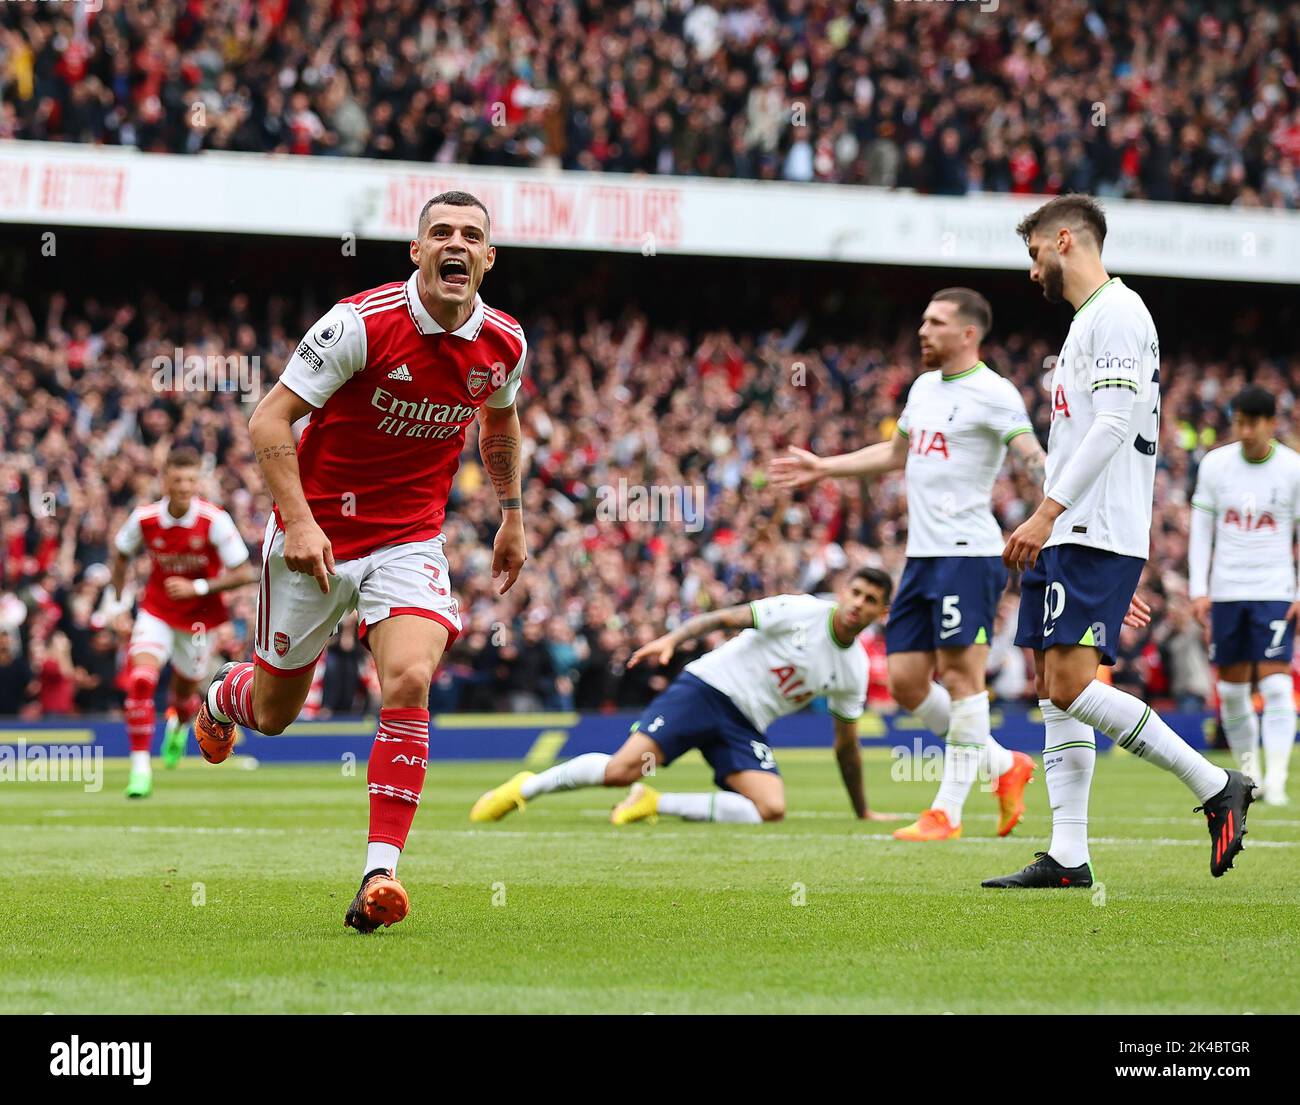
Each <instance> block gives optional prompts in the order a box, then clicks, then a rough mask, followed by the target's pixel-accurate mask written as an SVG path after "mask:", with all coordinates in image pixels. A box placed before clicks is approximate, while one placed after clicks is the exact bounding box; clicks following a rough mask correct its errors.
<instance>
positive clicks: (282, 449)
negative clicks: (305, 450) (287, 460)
mask: <svg viewBox="0 0 1300 1105" xmlns="http://www.w3.org/2000/svg"><path fill="white" fill-rule="evenodd" d="M297 452H298V447H297V446H296V445H294V444H293V442H288V443H281V444H279V445H267V446H265V447H264V448H262V449H258V450H257V463H258V464H263V463H265V462H266V461H268V460H280V459H281V458H283V457H291V456H295V455H296V454H297Z"/></svg>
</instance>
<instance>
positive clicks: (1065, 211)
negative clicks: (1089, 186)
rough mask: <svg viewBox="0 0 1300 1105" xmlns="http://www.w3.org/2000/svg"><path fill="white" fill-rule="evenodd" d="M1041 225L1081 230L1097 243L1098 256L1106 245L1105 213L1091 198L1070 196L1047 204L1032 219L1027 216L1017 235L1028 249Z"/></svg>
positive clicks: (1018, 227) (1074, 194)
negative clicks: (1030, 240) (1063, 226)
mask: <svg viewBox="0 0 1300 1105" xmlns="http://www.w3.org/2000/svg"><path fill="white" fill-rule="evenodd" d="M1044 223H1047V224H1055V225H1056V226H1062V225H1066V226H1070V227H1071V228H1078V227H1082V228H1083V229H1084V230H1086V231H1088V233H1089V234H1091V235H1092V237H1093V240H1094V241H1095V242H1096V243H1097V252H1098V253H1100V252H1101V247H1102V244H1103V243H1104V242H1105V241H1106V212H1105V211H1103V210H1102V209H1101V204H1099V203H1098V202H1097V201H1096V200H1095V199H1093V198H1092V197H1091V196H1085V195H1083V194H1082V193H1079V192H1069V193H1067V194H1066V195H1064V196H1057V197H1056V198H1055V199H1050V200H1048V201H1047V202H1046V203H1045V204H1043V206H1042V207H1040V208H1039V209H1038V210H1037V211H1035V212H1034V213H1033V214H1032V215H1026V216H1025V217H1024V218H1023V219H1021V220H1020V225H1019V226H1017V227H1016V233H1017V234H1019V235H1020V237H1021V238H1022V239H1023V240H1024V242H1025V244H1026V245H1028V244H1029V239H1030V237H1031V236H1032V235H1033V234H1034V233H1035V232H1036V231H1038V230H1039V229H1040V228H1042V226H1043V224H1044Z"/></svg>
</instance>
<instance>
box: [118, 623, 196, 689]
mask: <svg viewBox="0 0 1300 1105" xmlns="http://www.w3.org/2000/svg"><path fill="white" fill-rule="evenodd" d="M215 639H216V632H215V630H214V629H204V628H203V627H201V626H200V627H199V628H197V629H194V630H192V631H191V630H188V629H177V628H176V627H175V626H171V625H168V624H167V623H166V622H165V621H163V620H162V618H158V617H155V616H154V615H153V614H150V613H148V612H147V611H145V610H141V611H139V612H138V613H137V614H136V616H135V628H134V629H132V630H131V646H130V648H128V649H127V654H128V655H131V654H133V653H136V652H147V653H149V654H150V655H151V656H157V657H158V666H159V667H162V666H163V665H165V664H166V663H167V661H168V660H170V661H171V662H172V670H173V671H175V672H177V673H178V674H179V675H180V676H181V677H182V678H183V679H190V680H193V681H194V682H196V683H197V682H201V681H202V680H204V679H206V678H207V677H208V676H209V675H211V674H212V645H213V643H214V641H215Z"/></svg>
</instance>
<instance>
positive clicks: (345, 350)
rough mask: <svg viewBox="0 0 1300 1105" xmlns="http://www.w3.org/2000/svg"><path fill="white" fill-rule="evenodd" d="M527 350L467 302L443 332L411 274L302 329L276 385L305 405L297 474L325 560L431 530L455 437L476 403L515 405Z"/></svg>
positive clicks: (505, 319) (485, 310)
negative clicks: (456, 324)
mask: <svg viewBox="0 0 1300 1105" xmlns="http://www.w3.org/2000/svg"><path fill="white" fill-rule="evenodd" d="M527 350H528V343H527V342H526V341H525V340H524V331H523V328H522V327H521V326H520V325H519V323H517V322H516V321H515V320H514V319H513V318H511V317H510V316H509V315H507V314H505V313H503V312H501V311H497V310H495V309H493V308H492V307H488V306H487V305H485V304H484V303H483V301H482V300H481V299H479V298H478V297H477V296H476V297H475V299H474V311H473V313H472V314H471V315H470V317H469V319H468V320H467V321H466V323H465V324H464V325H463V326H462V327H461V328H460V329H459V330H453V331H450V332H448V331H446V330H444V329H443V328H442V327H441V326H439V325H438V323H437V322H435V321H434V319H433V317H432V316H431V315H430V314H429V312H428V311H427V310H425V307H424V304H423V303H421V302H420V296H419V294H418V292H417V291H416V274H415V273H412V274H411V277H410V279H409V280H407V281H405V282H404V283H395V284H385V285H383V286H382V287H380V288H375V289H374V290H372V291H368V292H362V293H361V294H360V295H354V296H351V297H350V298H348V299H345V300H343V301H342V302H341V303H339V304H337V305H336V306H335V307H334V308H332V309H331V310H330V311H329V312H328V313H327V314H326V315H325V316H324V317H323V318H321V320H320V321H319V322H317V323H316V325H315V326H313V327H312V329H311V332H310V333H308V334H307V336H306V337H305V338H304V339H303V341H302V343H301V344H300V345H299V346H298V349H297V352H295V353H294V355H293V356H292V357H291V358H290V360H289V364H288V365H287V366H286V368H285V370H284V375H283V376H281V377H280V382H281V383H282V384H284V386H285V387H287V388H289V390H290V391H292V392H294V394H296V395H299V396H301V397H302V398H303V399H305V400H306V401H307V402H308V403H310V404H311V405H312V406H313V407H315V408H316V409H315V410H314V411H312V412H311V414H309V415H308V416H307V417H306V418H305V419H304V420H303V421H302V422H301V423H299V424H298V426H296V427H295V429H300V434H299V437H298V469H299V473H300V477H301V479H302V488H303V492H304V493H305V495H306V497H307V503H308V505H309V506H310V507H311V512H312V517H314V518H315V519H316V524H317V525H318V526H320V528H321V529H322V530H324V531H325V536H327V537H328V538H329V539H330V544H331V546H332V547H333V550H334V557H335V559H336V560H352V559H354V558H356V557H358V556H364V555H366V554H367V553H370V552H373V551H374V550H375V549H379V548H383V547H384V546H387V545H396V544H401V543H405V542H411V541H425V540H429V539H431V538H434V537H436V536H437V535H438V534H439V533H441V532H442V521H443V517H444V516H445V514H446V510H447V495H448V493H449V492H450V490H451V482H452V479H453V478H454V477H455V475H456V469H457V468H458V467H459V465H460V454H461V451H462V449H463V448H464V445H465V429H466V427H467V426H469V424H470V423H471V422H473V421H475V419H476V417H477V414H478V410H479V408H480V407H482V406H484V405H485V404H486V405H487V406H491V407H498V408H502V407H509V406H510V405H511V404H512V403H514V401H515V394H516V392H517V391H518V389H519V379H520V377H521V375H522V374H523V366H524V359H525V357H526V355H527ZM279 518H280V515H279V508H278V507H277V508H276V519H277V520H279Z"/></svg>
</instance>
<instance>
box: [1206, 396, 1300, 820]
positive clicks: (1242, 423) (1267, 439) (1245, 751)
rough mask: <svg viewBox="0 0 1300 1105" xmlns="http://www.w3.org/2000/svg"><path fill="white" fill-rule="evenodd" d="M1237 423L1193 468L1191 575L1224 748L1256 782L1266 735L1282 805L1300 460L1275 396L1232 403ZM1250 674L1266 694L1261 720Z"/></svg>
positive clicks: (1291, 738)
mask: <svg viewBox="0 0 1300 1105" xmlns="http://www.w3.org/2000/svg"><path fill="white" fill-rule="evenodd" d="M1232 429H1233V436H1234V437H1236V439H1237V440H1236V441H1234V442H1233V443H1232V444H1231V445H1222V446H1220V447H1219V448H1218V449H1212V450H1210V452H1209V453H1208V454H1207V455H1206V457H1205V459H1204V460H1202V461H1201V466H1200V468H1199V469H1198V470H1197V473H1196V493H1195V494H1194V495H1193V496H1192V524H1191V539H1190V541H1189V543H1188V549H1187V560H1188V566H1189V572H1188V581H1189V584H1190V593H1191V597H1192V609H1193V611H1194V612H1195V613H1196V616H1197V618H1198V619H1200V622H1201V624H1202V625H1204V626H1205V627H1206V628H1207V629H1209V630H1210V632H1211V643H1210V659H1211V660H1213V661H1214V663H1215V664H1216V665H1218V668H1219V688H1218V689H1219V712H1220V715H1221V716H1222V718H1223V732H1224V735H1225V736H1226V737H1227V738H1228V747H1229V748H1231V749H1232V754H1233V755H1234V756H1236V758H1237V765H1238V766H1239V767H1240V768H1241V771H1242V774H1243V775H1247V776H1249V777H1250V778H1252V779H1258V778H1259V775H1258V774H1256V772H1257V771H1258V769H1259V763H1258V755H1259V745H1260V736H1261V733H1262V736H1263V743H1264V765H1263V766H1264V780H1263V781H1264V793H1263V798H1264V801H1265V802H1267V803H1268V804H1269V805H1271V806H1284V805H1286V801H1287V797H1286V776H1287V768H1288V767H1289V765H1290V760H1291V746H1292V745H1293V744H1294V743H1295V726H1296V708H1295V689H1294V687H1293V685H1292V681H1291V653H1292V650H1293V648H1294V644H1295V623H1296V617H1297V615H1300V601H1297V600H1298V599H1300V593H1298V592H1297V590H1296V562H1295V555H1294V553H1293V551H1292V542H1293V539H1294V537H1295V530H1296V522H1297V521H1298V520H1300V456H1297V455H1296V453H1294V452H1293V451H1292V450H1290V449H1288V448H1287V447H1286V446H1285V445H1282V444H1280V443H1279V442H1277V441H1275V440H1273V435H1274V433H1275V432H1276V431H1277V400H1276V399H1274V398H1273V395H1272V394H1271V393H1270V392H1267V391H1265V390H1264V389H1263V388H1261V387H1248V388H1245V389H1243V390H1242V392H1241V394H1240V395H1238V396H1237V398H1236V399H1234V400H1233V403H1232ZM1211 565H1212V566H1211ZM1252 679H1253V680H1254V681H1255V682H1257V683H1258V685H1259V693H1260V697H1261V698H1263V700H1264V717H1263V722H1262V724H1261V721H1260V717H1259V715H1258V714H1256V713H1255V703H1254V700H1253V698H1252V696H1251V681H1252Z"/></svg>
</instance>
